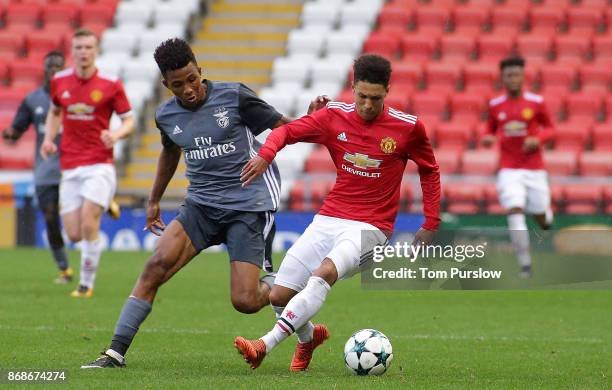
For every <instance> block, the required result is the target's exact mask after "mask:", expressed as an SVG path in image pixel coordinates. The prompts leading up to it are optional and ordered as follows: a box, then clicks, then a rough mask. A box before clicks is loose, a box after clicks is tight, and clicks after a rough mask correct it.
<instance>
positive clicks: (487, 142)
mask: <svg viewBox="0 0 612 390" xmlns="http://www.w3.org/2000/svg"><path fill="white" fill-rule="evenodd" d="M494 143H495V136H494V135H492V134H487V135H485V136H484V137H482V138H481V139H480V144H481V145H482V146H484V147H485V148H489V147H491V146H492V145H493V144H494Z"/></svg>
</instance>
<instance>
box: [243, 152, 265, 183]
mask: <svg viewBox="0 0 612 390" xmlns="http://www.w3.org/2000/svg"><path fill="white" fill-rule="evenodd" d="M269 165H270V164H269V163H268V162H267V161H266V160H264V159H263V158H262V157H260V156H258V155H257V156H255V157H253V158H252V159H250V160H249V162H248V163H246V165H245V166H244V168H242V172H240V181H241V182H242V186H243V187H246V186H248V185H249V184H251V183H252V182H253V180H255V179H257V178H258V177H259V176H261V175H262V174H263V173H264V172H265V171H266V169H268V166H269Z"/></svg>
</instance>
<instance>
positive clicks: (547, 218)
mask: <svg viewBox="0 0 612 390" xmlns="http://www.w3.org/2000/svg"><path fill="white" fill-rule="evenodd" d="M554 219H555V215H554V214H553V211H552V208H550V207H549V208H547V209H546V213H544V222H545V223H546V224H547V225H548V226H551V225H552V223H553V220H554Z"/></svg>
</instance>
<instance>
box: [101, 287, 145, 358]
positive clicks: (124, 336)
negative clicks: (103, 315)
mask: <svg viewBox="0 0 612 390" xmlns="http://www.w3.org/2000/svg"><path fill="white" fill-rule="evenodd" d="M150 312H151V304H150V303H149V302H147V301H145V300H144V299H139V298H136V297H129V298H128V300H127V302H125V305H124V306H123V310H121V315H120V316H119V321H117V326H116V327H115V335H114V336H113V341H112V343H111V349H112V350H113V351H115V352H118V353H120V354H121V355H122V356H125V353H126V352H127V349H128V348H129V346H130V344H131V343H132V340H133V339H134V336H135V335H136V332H138V328H139V327H140V324H142V322H143V321H144V320H145V319H146V318H147V316H148V315H149V313H150Z"/></svg>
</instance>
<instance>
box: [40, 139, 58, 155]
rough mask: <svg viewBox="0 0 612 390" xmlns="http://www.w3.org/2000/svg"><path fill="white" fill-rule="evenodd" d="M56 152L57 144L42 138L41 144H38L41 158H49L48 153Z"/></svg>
mask: <svg viewBox="0 0 612 390" xmlns="http://www.w3.org/2000/svg"><path fill="white" fill-rule="evenodd" d="M56 152H57V146H56V145H55V143H54V142H53V141H48V140H47V139H46V138H45V139H44V141H43V143H42V145H40V155H41V156H42V158H43V160H46V159H48V158H49V155H50V154H54V153H56Z"/></svg>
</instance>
